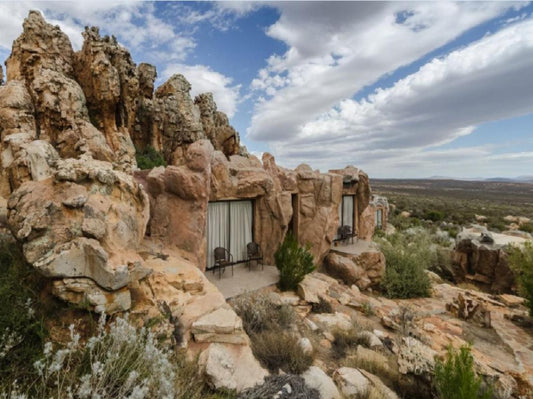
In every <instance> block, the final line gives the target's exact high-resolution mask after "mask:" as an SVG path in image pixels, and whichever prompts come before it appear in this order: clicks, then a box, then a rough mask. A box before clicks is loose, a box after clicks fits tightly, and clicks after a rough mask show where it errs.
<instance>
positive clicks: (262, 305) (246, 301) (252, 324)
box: [232, 293, 296, 336]
mask: <svg viewBox="0 0 533 399" xmlns="http://www.w3.org/2000/svg"><path fill="white" fill-rule="evenodd" d="M232 306H233V309H234V310H235V313H237V314H238V315H239V317H240V318H241V319H242V323H243V327H244V329H245V330H246V332H247V333H248V334H249V335H251V336H252V335H253V334H255V333H259V332H262V331H272V330H278V329H281V330H286V329H288V328H289V327H290V326H291V324H292V323H294V319H295V317H296V316H295V314H294V310H293V309H292V307H290V306H289V305H276V304H274V303H272V301H271V299H270V297H269V296H268V294H264V293H248V294H244V295H240V296H238V297H237V298H235V299H234V300H233V301H232Z"/></svg>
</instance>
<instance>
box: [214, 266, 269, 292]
mask: <svg viewBox="0 0 533 399" xmlns="http://www.w3.org/2000/svg"><path fill="white" fill-rule="evenodd" d="M233 267H234V269H233V270H234V275H233V276H232V275H231V267H226V271H225V272H224V273H223V274H222V277H221V278H218V270H217V271H215V273H213V271H206V272H205V275H206V277H207V279H208V280H209V281H210V282H212V283H213V284H214V285H215V286H216V287H217V288H218V289H219V291H220V292H222V295H224V298H226V299H229V298H233V297H235V296H237V295H240V294H244V293H245V292H247V291H256V290H259V289H261V288H265V287H268V286H270V285H274V284H277V282H278V281H279V271H278V269H277V268H276V267H275V266H268V265H265V267H264V270H261V265H255V263H252V268H251V270H249V269H248V266H246V264H245V263H239V264H237V265H235V266H233Z"/></svg>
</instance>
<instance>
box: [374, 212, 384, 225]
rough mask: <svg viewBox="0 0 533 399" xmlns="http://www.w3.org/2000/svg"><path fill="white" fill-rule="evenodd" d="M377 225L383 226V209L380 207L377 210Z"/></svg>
mask: <svg viewBox="0 0 533 399" xmlns="http://www.w3.org/2000/svg"><path fill="white" fill-rule="evenodd" d="M375 222H376V227H378V228H381V226H382V225H383V211H382V210H381V209H378V210H377V211H376V220H375Z"/></svg>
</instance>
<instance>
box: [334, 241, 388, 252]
mask: <svg viewBox="0 0 533 399" xmlns="http://www.w3.org/2000/svg"><path fill="white" fill-rule="evenodd" d="M331 250H332V251H334V252H338V253H341V254H349V255H360V254H362V253H364V252H371V251H376V250H378V249H377V246H376V244H374V243H373V242H372V241H365V240H361V239H357V238H354V240H353V243H352V242H351V241H350V242H349V243H347V244H344V243H342V242H338V243H337V245H332V246H331Z"/></svg>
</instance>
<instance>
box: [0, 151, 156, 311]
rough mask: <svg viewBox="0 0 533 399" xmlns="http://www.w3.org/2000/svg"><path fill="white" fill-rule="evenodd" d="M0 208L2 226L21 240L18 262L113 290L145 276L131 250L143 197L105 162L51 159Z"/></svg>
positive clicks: (143, 215)
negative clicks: (47, 172) (4, 217)
mask: <svg viewBox="0 0 533 399" xmlns="http://www.w3.org/2000/svg"><path fill="white" fill-rule="evenodd" d="M8 208H9V219H8V224H9V227H10V229H11V231H12V233H13V235H14V236H15V237H16V238H17V239H18V240H19V241H21V242H22V243H23V251H24V256H25V258H26V260H27V261H28V262H29V263H30V264H32V265H33V266H34V267H35V268H36V269H38V270H39V271H40V272H41V273H42V274H44V275H45V276H48V277H51V278H67V279H71V278H88V279H91V280H93V281H94V282H95V283H96V284H97V285H98V286H99V287H100V288H102V289H104V290H107V291H115V290H119V289H122V288H123V287H126V286H127V285H128V283H130V282H131V281H133V280H138V279H139V278H141V277H143V276H144V275H146V270H145V269H144V268H143V267H142V262H141V258H140V256H139V255H138V254H137V249H138V247H139V244H140V242H141V240H142V239H143V237H144V233H145V228H146V224H147V222H148V217H149V203H148V198H147V196H146V194H145V193H144V192H143V191H142V190H141V189H140V187H139V186H138V185H137V184H136V183H135V181H134V180H133V178H132V177H131V176H129V175H127V174H125V173H123V172H119V171H116V170H113V168H112V165H111V164H110V163H107V162H103V161H96V160H93V159H91V158H81V159H79V160H74V159H69V160H57V162H56V165H55V169H54V170H53V171H52V172H51V176H50V177H48V178H46V179H42V180H34V181H27V182H25V183H23V184H22V185H21V186H20V187H19V188H18V189H17V190H16V191H15V192H13V194H12V195H11V197H10V199H9V202H8ZM68 286H69V284H67V283H65V284H64V285H63V286H62V291H63V292H64V291H65V290H67V289H68ZM79 287H80V285H79V284H78V288H77V290H78V291H79ZM87 287H89V286H87ZM89 288H91V287H89ZM91 290H92V288H91ZM92 291H93V290H92ZM95 305H98V303H97V302H95Z"/></svg>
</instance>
